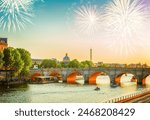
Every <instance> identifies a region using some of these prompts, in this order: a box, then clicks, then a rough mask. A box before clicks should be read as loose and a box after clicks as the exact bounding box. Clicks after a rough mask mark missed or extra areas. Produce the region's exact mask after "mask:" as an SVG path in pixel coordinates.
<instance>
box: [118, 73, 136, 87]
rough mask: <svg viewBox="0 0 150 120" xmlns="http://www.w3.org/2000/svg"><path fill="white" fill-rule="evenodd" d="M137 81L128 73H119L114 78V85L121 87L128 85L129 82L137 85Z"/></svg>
mask: <svg viewBox="0 0 150 120" xmlns="http://www.w3.org/2000/svg"><path fill="white" fill-rule="evenodd" d="M137 81H138V80H137V77H136V76H135V75H134V74H132V73H130V72H125V73H120V74H119V75H117V76H116V77H115V83H116V84H119V85H122V84H123V83H130V82H131V83H134V84H137ZM130 85H131V84H130Z"/></svg>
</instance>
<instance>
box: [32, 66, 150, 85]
mask: <svg viewBox="0 0 150 120" xmlns="http://www.w3.org/2000/svg"><path fill="white" fill-rule="evenodd" d="M43 72H48V73H49V74H51V73H53V72H54V73H58V74H60V75H61V77H62V80H63V81H64V82H66V81H72V82H74V81H75V78H76V76H77V75H82V76H83V77H84V81H85V82H86V83H93V84H94V83H95V82H96V77H97V76H99V75H101V74H104V73H105V74H106V75H108V76H109V78H110V82H116V78H118V81H119V80H120V79H121V76H122V75H124V74H128V73H130V74H133V75H134V77H135V78H136V80H137V82H138V83H142V82H143V81H144V80H145V79H146V77H147V76H149V75H150V68H121V67H99V68H86V69H81V68H79V69H78V68H77V69H75V68H50V69H38V70H31V71H30V76H32V75H33V74H34V73H41V74H43Z"/></svg>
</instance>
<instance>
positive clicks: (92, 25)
mask: <svg viewBox="0 0 150 120" xmlns="http://www.w3.org/2000/svg"><path fill="white" fill-rule="evenodd" d="M74 13H75V28H76V30H77V31H78V32H80V33H81V34H83V35H85V36H88V37H90V39H91V40H93V39H94V36H95V35H96V34H97V32H98V31H99V29H100V23H101V17H100V11H99V9H98V7H97V6H96V5H82V6H81V7H78V8H77V9H76V10H74Z"/></svg>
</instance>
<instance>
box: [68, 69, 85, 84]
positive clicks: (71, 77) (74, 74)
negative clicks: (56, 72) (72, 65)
mask: <svg viewBox="0 0 150 120" xmlns="http://www.w3.org/2000/svg"><path fill="white" fill-rule="evenodd" d="M78 76H81V77H82V78H83V79H84V77H83V74H82V73H80V72H79V71H73V72H71V73H70V74H69V75H68V76H67V83H69V84H75V83H76V80H77V79H78Z"/></svg>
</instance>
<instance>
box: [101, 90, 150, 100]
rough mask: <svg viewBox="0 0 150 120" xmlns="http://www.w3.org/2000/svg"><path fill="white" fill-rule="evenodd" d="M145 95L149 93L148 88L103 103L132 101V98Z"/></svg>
mask: <svg viewBox="0 0 150 120" xmlns="http://www.w3.org/2000/svg"><path fill="white" fill-rule="evenodd" d="M146 93H150V88H147V89H143V90H141V91H136V92H133V93H130V94H126V95H122V96H119V97H115V98H111V99H109V100H107V101H104V102H103V103H118V102H120V101H123V100H127V99H132V98H133V99H134V98H135V97H137V96H140V95H144V94H146Z"/></svg>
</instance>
